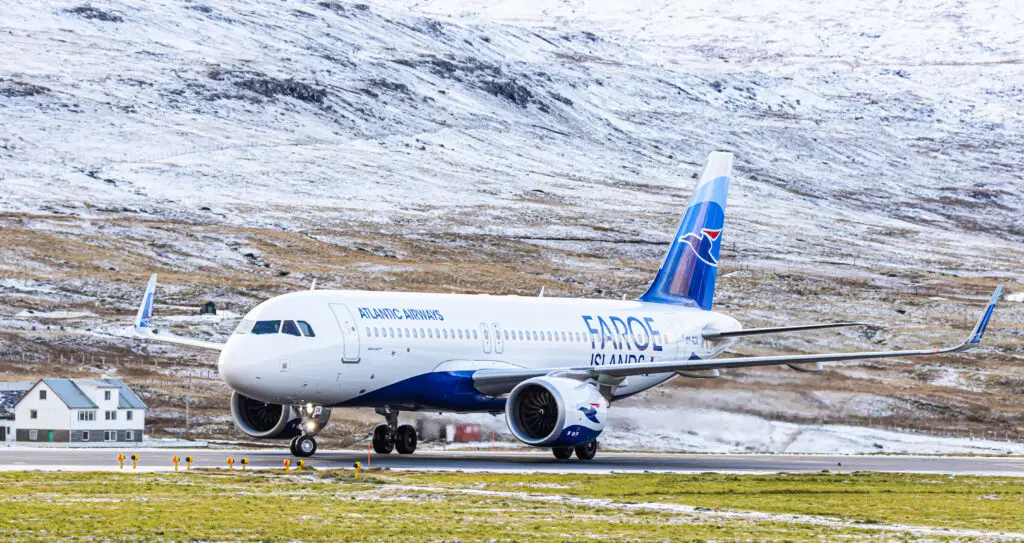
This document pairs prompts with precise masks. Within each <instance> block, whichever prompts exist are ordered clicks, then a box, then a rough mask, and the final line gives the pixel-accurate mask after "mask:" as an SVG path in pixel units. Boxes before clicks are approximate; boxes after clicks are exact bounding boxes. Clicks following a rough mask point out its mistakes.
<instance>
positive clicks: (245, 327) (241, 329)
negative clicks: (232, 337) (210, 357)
mask: <svg viewBox="0 0 1024 543" xmlns="http://www.w3.org/2000/svg"><path fill="white" fill-rule="evenodd" d="M254 324H256V322H255V321H252V320H248V319H246V320H243V321H242V322H240V323H238V328H235V333H236V334H239V335H241V334H248V333H249V330H252V325H254Z"/></svg>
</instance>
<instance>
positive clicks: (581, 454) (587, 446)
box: [576, 439, 597, 460]
mask: <svg viewBox="0 0 1024 543" xmlns="http://www.w3.org/2000/svg"><path fill="white" fill-rule="evenodd" d="M595 454H597V440H596V439H595V440H593V441H590V442H587V443H584V444H583V445H577V446H576V458H579V459H580V460H590V459H592V458H594V455H595Z"/></svg>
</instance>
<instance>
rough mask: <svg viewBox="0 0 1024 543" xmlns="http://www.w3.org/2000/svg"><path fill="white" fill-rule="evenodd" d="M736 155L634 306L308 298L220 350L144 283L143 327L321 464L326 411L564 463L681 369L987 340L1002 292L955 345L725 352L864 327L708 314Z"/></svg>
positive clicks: (399, 434)
mask: <svg viewBox="0 0 1024 543" xmlns="http://www.w3.org/2000/svg"><path fill="white" fill-rule="evenodd" d="M732 162H733V155H732V154H731V153H728V152H714V153H711V154H710V155H709V156H708V158H707V162H706V164H705V167H704V169H703V171H702V173H701V175H700V177H699V178H698V181H697V185H696V188H695V189H694V192H693V195H692V197H691V199H690V202H689V204H688V206H687V209H686V213H685V214H684V216H683V219H682V222H681V224H680V226H679V229H678V232H677V233H676V236H675V238H674V239H673V240H672V242H671V243H670V245H669V248H668V253H667V254H666V256H665V259H664V261H663V263H662V265H661V267H660V269H659V270H658V272H657V275H656V276H655V278H654V280H653V282H652V283H651V284H650V286H649V288H648V289H647V291H646V292H645V293H644V294H643V295H642V296H640V297H639V298H638V299H636V300H609V299H571V298H556V297H548V296H543V295H542V296H540V297H522V296H493V295H487V294H476V295H464V294H430V293H409V292H368V291H357V290H316V289H315V285H314V288H311V289H310V290H304V291H300V292H292V293H288V294H284V295H281V296H276V297H273V298H271V299H269V300H267V301H265V302H263V303H261V304H259V305H257V306H256V307H255V308H253V309H252V310H251V311H249V312H248V313H247V314H246V315H245V316H244V318H243V319H242V320H241V322H240V323H239V324H238V326H237V328H236V329H235V330H234V332H233V333H232V335H231V336H230V337H229V338H228V339H227V341H226V342H224V343H214V342H209V341H202V340H197V339H191V338H187V337H182V336H176V335H170V334H166V333H163V332H158V331H157V330H156V329H155V328H154V327H153V322H152V314H153V303H154V297H155V291H156V274H153V275H152V276H151V277H150V280H149V284H148V286H147V288H146V292H145V296H144V297H143V300H142V303H141V305H140V307H139V310H138V314H137V316H136V318H135V326H134V332H135V333H136V334H137V335H138V336H140V337H142V338H146V339H149V340H156V341H164V342H170V343H176V344H182V345H189V346H193V347H199V348H205V349H212V350H217V351H220V357H219V361H218V367H219V371H220V376H221V378H222V379H223V380H224V382H225V383H227V385H228V386H229V387H230V388H231V389H232V391H233V392H232V396H231V414H232V416H233V418H234V422H235V423H236V424H237V425H238V427H239V428H240V429H241V430H242V431H243V432H245V433H246V434H248V435H250V436H252V437H255V438H271V439H273V438H277V439H289V438H290V439H291V441H290V450H291V453H292V454H293V455H295V456H298V457H308V456H312V455H313V454H314V453H315V452H316V449H317V442H316V436H317V435H318V434H319V433H320V432H321V431H322V430H323V429H324V428H325V427H326V426H327V424H328V422H329V420H330V416H331V411H332V410H333V409H339V408H348V407H372V408H375V410H376V412H377V413H378V414H380V415H382V416H383V417H384V420H385V422H384V423H383V424H380V425H378V426H377V427H376V428H374V431H373V437H372V443H373V449H374V450H375V451H376V452H377V453H379V454H388V453H391V452H392V451H393V450H394V449H397V450H398V452H399V453H401V454H411V453H412V452H413V451H415V450H416V445H417V442H418V436H417V435H416V430H415V428H414V427H413V426H411V425H408V424H403V425H399V424H398V416H399V413H400V412H402V411H432V412H456V413H471V412H485V413H491V414H493V415H499V414H502V413H504V416H505V421H506V423H507V425H508V429H509V430H510V431H511V433H512V435H513V436H515V438H516V439H518V440H519V441H521V442H523V443H525V444H527V445H531V446H534V447H544V448H550V449H551V451H552V453H553V454H554V456H555V457H556V458H558V459H560V460H565V459H569V458H571V456H572V455H573V454H574V453H575V455H576V457H577V458H578V459H581V460H589V459H592V458H594V455H595V454H596V453H597V448H598V440H597V438H598V436H599V435H600V434H601V432H602V431H603V430H604V427H605V423H606V420H607V415H608V409H609V408H610V406H611V405H612V404H614V403H615V402H617V401H619V400H622V399H624V398H628V397H630V396H632V395H634V394H637V393H639V392H642V391H644V390H647V389H649V388H651V387H654V386H657V385H659V384H662V383H664V382H665V381H668V380H669V379H671V378H673V377H675V376H684V377H691V378H707V377H710V378H713V377H718V376H719V375H720V372H719V370H722V369H728V368H744V367H753V366H772V365H788V366H789V367H791V368H793V369H796V370H801V371H821V369H822V366H821V364H822V363H823V362H837V361H847V360H865V359H875V358H887V357H911V356H914V357H918V356H931V355H940V354H946V353H956V352H962V351H966V350H967V349H970V348H972V347H974V346H976V345H978V344H979V343H980V342H981V339H982V335H983V334H984V332H985V328H986V327H987V326H988V323H989V319H990V318H991V316H992V311H993V309H994V308H995V304H996V302H997V301H998V299H999V297H1000V294H1001V292H1002V285H1000V286H999V287H998V288H996V291H995V293H994V294H993V296H992V298H991V300H990V301H989V303H988V306H987V307H986V309H985V311H984V313H983V314H982V315H981V318H980V319H979V320H978V321H977V324H976V325H975V327H974V329H973V331H972V332H971V333H970V335H969V336H968V337H967V339H966V340H965V341H963V342H962V343H960V344H959V345H956V346H953V347H946V348H927V349H917V350H900V351H878V352H851V353H826V354H789V355H780V356H752V357H725V358H719V357H718V356H719V355H721V354H722V353H723V352H724V351H725V350H726V349H728V348H729V347H730V346H731V345H733V344H734V343H735V342H736V341H737V340H738V339H740V338H743V337H747V336H754V335H761V334H778V333H792V332H799V331H806V330H819V329H827V328H837V327H848V326H865V325H866V323H862V322H826V323H819V324H808V325H799V326H781V327H772V328H743V327H742V325H741V324H740V322H739V321H737V320H736V319H734V318H733V317H730V316H728V315H725V314H723V313H719V312H716V311H713V310H712V302H713V299H714V290H715V280H716V275H717V272H718V264H719V254H720V251H721V247H722V237H723V236H722V233H723V227H724V223H725V205H726V196H727V193H728V188H729V181H730V178H731V176H732Z"/></svg>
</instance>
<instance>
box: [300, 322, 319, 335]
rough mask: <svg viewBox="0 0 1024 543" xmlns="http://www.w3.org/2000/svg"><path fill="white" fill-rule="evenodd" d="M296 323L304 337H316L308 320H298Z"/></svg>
mask: <svg viewBox="0 0 1024 543" xmlns="http://www.w3.org/2000/svg"><path fill="white" fill-rule="evenodd" d="M298 325H299V330H302V335H304V336H306V337H316V334H314V333H313V327H312V326H310V325H309V323H308V322H306V321H298Z"/></svg>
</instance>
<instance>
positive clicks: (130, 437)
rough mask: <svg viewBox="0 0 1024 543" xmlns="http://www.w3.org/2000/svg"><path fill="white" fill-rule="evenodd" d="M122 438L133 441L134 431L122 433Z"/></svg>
mask: <svg viewBox="0 0 1024 543" xmlns="http://www.w3.org/2000/svg"><path fill="white" fill-rule="evenodd" d="M124 438H125V440H126V441H135V432H133V431H131V430H128V431H127V432H125V433H124Z"/></svg>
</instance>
